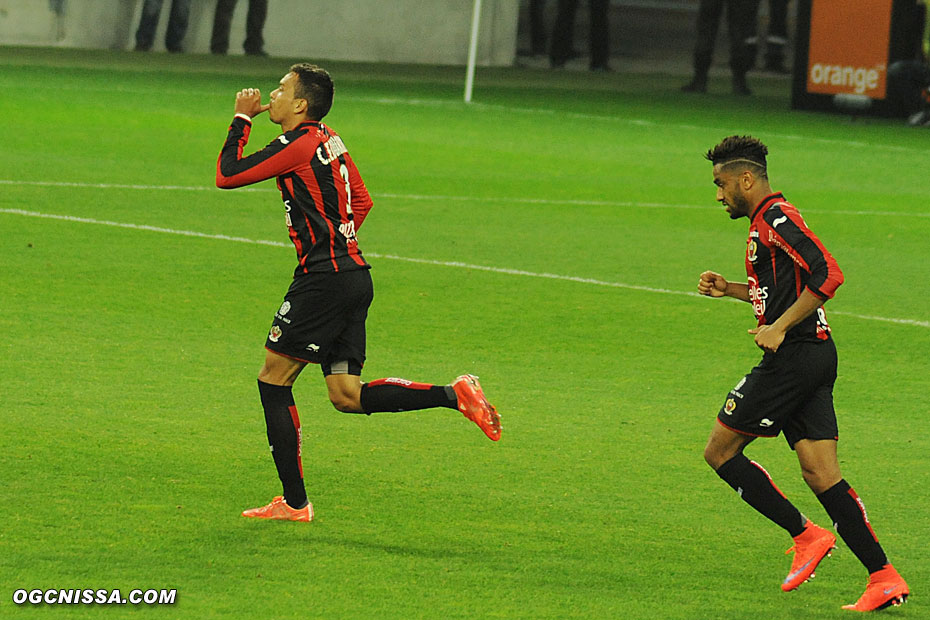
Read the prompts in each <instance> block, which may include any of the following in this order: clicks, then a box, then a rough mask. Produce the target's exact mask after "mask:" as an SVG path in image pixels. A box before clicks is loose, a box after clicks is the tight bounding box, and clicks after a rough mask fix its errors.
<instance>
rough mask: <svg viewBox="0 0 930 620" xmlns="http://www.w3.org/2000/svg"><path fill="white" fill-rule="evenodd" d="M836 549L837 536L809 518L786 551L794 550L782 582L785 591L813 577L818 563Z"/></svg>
mask: <svg viewBox="0 0 930 620" xmlns="http://www.w3.org/2000/svg"><path fill="white" fill-rule="evenodd" d="M834 549H836V536H834V535H833V534H831V533H830V532H829V531H828V530H825V529H824V528H822V527H820V526H819V525H816V524H815V523H814V522H813V521H810V520H808V522H807V525H806V526H805V528H804V531H803V532H801V533H800V534H798V535H797V536H795V538H794V546H793V547H791V548H790V549H788V550H787V551H786V552H785V553H786V554H787V553H791V552H792V551H794V560H793V561H792V562H791V570H790V571H789V572H788V576H787V577H785V580H784V581H783V582H782V584H781V589H782V590H784V591H785V592H790V591H791V590H794V589H795V588H797V587H798V586H799V585H801V584H802V583H804V582H805V581H807V580H808V579H811V578H813V576H814V571H815V570H816V569H817V565H818V564H820V561H821V560H822V559H824V558H825V557H827V556H829V555H830V553H831V552H832V551H833V550H834Z"/></svg>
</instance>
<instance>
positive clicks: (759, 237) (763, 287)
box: [746, 193, 843, 342]
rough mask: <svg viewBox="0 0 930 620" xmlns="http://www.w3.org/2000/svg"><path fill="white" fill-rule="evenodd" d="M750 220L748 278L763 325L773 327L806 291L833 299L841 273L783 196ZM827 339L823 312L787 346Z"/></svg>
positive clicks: (767, 203) (759, 208)
mask: <svg viewBox="0 0 930 620" xmlns="http://www.w3.org/2000/svg"><path fill="white" fill-rule="evenodd" d="M750 220H751V224H750V226H749V239H748V240H747V242H746V244H747V245H746V274H747V275H748V276H749V300H750V302H751V303H752V310H753V312H754V313H755V315H756V319H757V320H758V324H759V325H771V324H772V323H774V322H775V321H776V320H777V319H778V317H780V316H781V315H782V314H783V313H784V312H785V310H787V309H788V308H789V307H790V306H791V305H792V304H793V303H794V302H795V301H796V300H797V299H798V297H799V296H800V295H801V292H802V291H804V289H805V288H806V289H808V290H810V291H811V292H812V293H813V294H814V295H817V296H818V297H820V298H821V299H824V300H827V299H831V298H832V297H833V295H834V294H835V293H836V289H837V288H839V286H840V285H841V284H842V283H843V272H842V271H840V268H839V265H837V264H836V260H834V258H833V256H831V254H830V253H829V252H828V251H827V249H826V248H825V247H824V246H823V244H822V243H821V242H820V239H818V238H817V236H816V235H814V233H813V232H811V230H810V228H808V227H807V224H805V223H804V219H803V218H802V217H801V214H800V213H799V212H798V210H797V209H796V208H795V207H794V206H793V205H792V204H790V203H789V202H787V201H786V200H785V197H784V196H783V195H782V194H780V193H776V194H772V195H770V196H767V197H766V198H765V199H764V200H763V201H762V202H761V203H759V206H757V207H756V209H755V211H754V212H753V214H752V216H751V218H750ZM829 338H830V326H829V325H828V324H827V316H826V313H825V312H824V310H823V307H820V308H818V309H817V312H814V313H813V314H811V315H810V316H809V317H807V318H806V319H804V320H803V321H801V322H800V323H798V324H797V325H795V326H794V327H793V328H792V329H791V330H790V331H789V332H788V333H787V334H786V335H785V341H786V342H787V341H791V340H807V341H818V340H827V339H829Z"/></svg>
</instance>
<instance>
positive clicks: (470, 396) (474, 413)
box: [452, 375, 501, 441]
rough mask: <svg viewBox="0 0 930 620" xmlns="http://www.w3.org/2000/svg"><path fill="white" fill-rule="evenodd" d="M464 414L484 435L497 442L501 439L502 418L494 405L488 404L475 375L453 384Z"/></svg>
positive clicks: (464, 376) (462, 378) (458, 379)
mask: <svg viewBox="0 0 930 620" xmlns="http://www.w3.org/2000/svg"><path fill="white" fill-rule="evenodd" d="M452 389H453V390H455V395H456V396H457V397H458V401H459V403H458V407H459V411H461V412H462V414H463V415H464V416H465V417H466V418H468V419H469V420H471V421H472V422H474V423H475V424H477V425H478V426H479V427H480V428H481V430H483V431H484V434H485V435H487V436H488V437H490V438H491V440H492V441H497V440H498V439H500V438H501V416H500V414H499V413H497V409H495V408H494V405H492V404H491V403H489V402H488V399H487V398H485V397H484V392H483V391H482V390H481V384H480V383H478V377H476V376H475V375H462V376H461V377H459V378H457V379H456V380H455V381H453V382H452Z"/></svg>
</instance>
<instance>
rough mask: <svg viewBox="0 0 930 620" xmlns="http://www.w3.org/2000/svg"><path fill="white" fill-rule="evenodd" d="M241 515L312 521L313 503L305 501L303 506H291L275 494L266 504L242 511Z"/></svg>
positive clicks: (257, 517)
mask: <svg viewBox="0 0 930 620" xmlns="http://www.w3.org/2000/svg"><path fill="white" fill-rule="evenodd" d="M242 516H243V517H254V518H256V519H278V520H280V521H313V504H311V503H310V502H307V505H306V506H304V507H303V508H299V509H298V508H291V507H290V506H288V505H287V502H285V501H284V497H282V496H281V495H279V496H277V497H276V498H274V499H273V500H271V503H270V504H268V505H267V506H260V507H258V508H250V509H248V510H243V511H242Z"/></svg>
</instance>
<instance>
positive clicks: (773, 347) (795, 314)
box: [749, 289, 825, 353]
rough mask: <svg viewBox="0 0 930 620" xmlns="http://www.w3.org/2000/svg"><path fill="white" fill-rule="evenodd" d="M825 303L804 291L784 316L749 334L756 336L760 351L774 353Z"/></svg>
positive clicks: (751, 330)
mask: <svg viewBox="0 0 930 620" xmlns="http://www.w3.org/2000/svg"><path fill="white" fill-rule="evenodd" d="M824 301H825V300H823V299H821V298H820V297H817V296H816V295H814V294H813V293H811V292H810V290H809V289H804V290H803V291H802V292H801V295H800V296H799V297H798V299H797V301H795V302H794V303H793V304H791V305H790V306H788V309H787V310H785V312H784V314H782V315H781V316H780V317H778V319H777V320H776V321H775V322H774V323H772V324H771V325H760V326H758V327H756V328H755V329H750V330H749V333H750V334H753V335H755V341H756V345H757V346H758V347H759V348H760V349H763V350H764V351H771V352H772V353H774V352H775V351H777V350H778V347H780V346H781V343H782V342H783V341H784V340H785V334H787V333H788V331H789V330H790V329H791V328H792V327H794V326H795V325H797V324H798V323H800V322H801V321H803V320H804V319H806V318H807V317H809V316H810V315H811V314H812V313H813V312H815V311H816V310H817V308H819V307H820V306H822V305H823V302H824Z"/></svg>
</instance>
